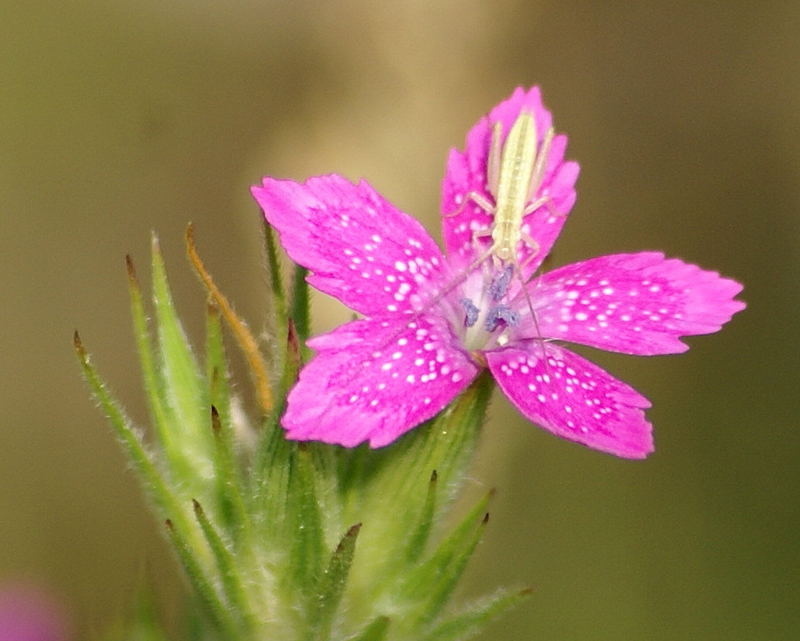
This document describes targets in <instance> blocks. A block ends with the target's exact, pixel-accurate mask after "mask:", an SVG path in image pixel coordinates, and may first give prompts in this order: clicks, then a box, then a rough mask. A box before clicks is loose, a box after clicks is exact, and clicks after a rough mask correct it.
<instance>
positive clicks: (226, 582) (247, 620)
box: [192, 499, 265, 638]
mask: <svg viewBox="0 0 800 641" xmlns="http://www.w3.org/2000/svg"><path fill="white" fill-rule="evenodd" d="M192 506H193V508H194V515H195V518H196V519H197V522H198V523H199V525H200V529H201V530H202V532H203V535H204V536H205V538H206V542H207V543H208V546H209V548H210V549H211V554H212V555H213V557H214V561H215V562H216V564H217V569H218V570H219V577H220V579H221V582H222V587H223V589H224V591H225V597H226V599H225V600H226V602H227V603H228V605H229V609H230V610H231V611H232V612H234V613H235V615H236V617H237V619H239V621H240V623H241V624H242V625H243V627H244V628H245V630H246V631H249V630H253V629H255V617H254V616H253V613H252V612H251V610H250V604H249V602H248V600H247V594H246V593H245V590H244V588H243V586H242V583H241V580H240V570H239V568H238V567H237V565H236V559H235V558H234V556H233V554H232V552H231V550H230V548H229V546H228V545H226V543H225V541H223V540H222V536H221V535H220V533H219V532H218V531H217V528H216V527H214V524H213V523H212V522H211V520H210V519H209V518H208V515H207V514H206V513H205V510H203V506H202V505H200V503H199V502H198V501H196V500H195V499H192ZM264 605H265V604H261V606H262V607H264ZM245 638H246V635H245Z"/></svg>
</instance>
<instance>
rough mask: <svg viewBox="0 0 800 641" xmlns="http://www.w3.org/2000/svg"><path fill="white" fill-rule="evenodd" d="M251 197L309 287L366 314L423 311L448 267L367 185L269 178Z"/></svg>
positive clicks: (415, 226)
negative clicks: (307, 272) (306, 274)
mask: <svg viewBox="0 0 800 641" xmlns="http://www.w3.org/2000/svg"><path fill="white" fill-rule="evenodd" d="M252 192H253V196H254V197H255V199H256V200H257V201H258V204H259V205H261V208H262V209H263V210H264V215H265V216H266V218H267V220H268V221H269V223H270V224H271V225H272V226H273V227H275V229H277V230H278V233H279V234H280V237H281V244H282V245H283V247H284V248H285V249H286V251H287V252H288V253H289V256H291V258H292V260H294V261H295V262H297V263H300V264H301V265H303V266H304V267H307V268H308V269H309V270H310V271H311V272H312V273H311V275H309V277H308V282H309V283H310V284H311V285H313V286H314V287H316V288H317V289H320V290H321V291H323V292H325V293H327V294H330V295H331V296H335V297H336V298H338V299H339V300H341V301H342V302H343V303H345V304H346V305H347V306H349V307H351V308H352V309H354V310H356V311H358V312H361V313H362V314H366V315H376V314H387V313H389V314H392V313H397V312H407V311H420V310H422V309H423V308H424V307H425V301H424V300H423V299H422V296H421V294H423V293H424V295H425V296H434V295H435V294H436V287H435V286H436V283H438V282H443V281H445V280H446V279H447V278H448V276H447V271H446V270H447V265H446V264H445V261H444V258H443V256H442V253H441V251H440V250H439V247H438V246H437V245H436V243H435V242H434V241H433V240H432V239H431V237H430V236H429V235H428V233H427V232H426V231H425V228H424V227H423V226H422V225H421V224H420V223H419V222H417V221H416V220H415V219H413V218H411V217H410V216H408V215H407V214H405V213H403V212H401V211H400V210H399V209H397V208H396V207H394V205H392V204H391V203H390V202H389V201H387V200H386V199H385V198H383V197H382V196H381V195H380V194H378V193H377V192H376V191H375V190H374V189H373V188H372V187H370V185H369V184H367V182H366V181H361V182H360V183H359V184H358V185H354V184H353V183H351V182H350V181H348V180H347V179H346V178H343V177H341V176H338V175H336V174H330V175H327V176H317V177H314V178H309V179H308V180H307V181H306V182H305V183H303V184H300V183H296V182H294V181H291V180H275V179H273V178H264V182H263V186H262V187H253V188H252Z"/></svg>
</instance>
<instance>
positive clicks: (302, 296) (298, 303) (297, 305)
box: [289, 265, 311, 360]
mask: <svg viewBox="0 0 800 641" xmlns="http://www.w3.org/2000/svg"><path fill="white" fill-rule="evenodd" d="M307 274H308V270H307V269H306V268H305V267H300V265H297V266H295V268H294V271H293V272H292V299H291V307H290V308H289V319H290V320H291V321H292V322H293V323H294V326H295V328H296V329H297V335H298V336H299V337H300V344H301V345H302V346H303V347H302V352H303V360H307V359H308V356H309V355H310V353H311V352H310V350H309V349H308V348H307V347H306V346H305V343H306V340H307V339H308V337H309V336H310V335H311V305H310V301H311V298H310V294H309V291H308V282H307V281H306V275H307Z"/></svg>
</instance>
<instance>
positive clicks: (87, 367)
mask: <svg viewBox="0 0 800 641" xmlns="http://www.w3.org/2000/svg"><path fill="white" fill-rule="evenodd" d="M74 345H75V352H76V354H77V356H78V360H79V362H80V364H81V368H82V369H83V375H84V378H85V379H86V382H87V383H88V385H89V389H90V390H91V392H92V395H93V396H94V398H95V400H96V401H97V402H98V403H99V405H100V407H101V408H102V409H103V412H104V413H105V415H106V417H107V418H108V420H109V423H111V427H112V428H113V430H114V434H115V435H116V437H117V440H118V441H119V443H120V444H121V445H122V449H123V450H124V452H125V453H126V454H127V456H128V460H129V461H130V462H131V464H132V465H133V469H134V470H135V471H136V473H137V474H138V476H139V481H140V482H141V483H142V485H143V486H144V488H145V491H146V492H147V493H148V494H149V495H150V498H151V499H152V500H153V501H154V502H155V504H156V505H157V506H158V508H159V509H160V510H161V511H162V513H163V514H174V515H175V517H174V518H176V519H179V520H180V521H181V522H182V524H183V525H185V524H186V523H187V520H186V518H185V515H184V511H183V510H182V509H181V507H180V503H179V501H178V499H177V497H176V496H175V494H174V493H173V492H172V489H171V488H170V484H169V482H168V480H167V479H165V478H164V476H163V475H162V473H161V471H160V470H159V468H158V466H157V465H156V463H155V461H154V460H153V458H152V457H151V456H150V455H149V454H148V453H147V451H146V450H145V448H144V444H143V443H142V439H141V437H140V436H139V434H138V433H137V432H136V430H135V428H134V427H133V424H132V423H131V421H130V419H129V418H128V417H127V416H126V415H125V411H124V410H123V409H122V406H121V405H120V404H119V403H118V402H117V401H116V399H114V397H113V396H112V395H111V392H110V391H109V390H108V387H107V386H106V385H105V383H103V381H102V379H101V378H100V376H99V375H98V373H97V370H96V369H95V368H94V366H93V365H92V364H91V361H90V359H89V354H88V352H87V351H86V350H85V348H84V347H83V343H82V342H81V339H80V336H79V335H78V332H75V336H74Z"/></svg>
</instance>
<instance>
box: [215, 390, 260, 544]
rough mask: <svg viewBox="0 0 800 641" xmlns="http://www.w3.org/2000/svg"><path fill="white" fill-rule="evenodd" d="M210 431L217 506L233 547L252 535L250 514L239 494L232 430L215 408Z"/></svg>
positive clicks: (241, 486)
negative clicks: (212, 439) (212, 435)
mask: <svg viewBox="0 0 800 641" xmlns="http://www.w3.org/2000/svg"><path fill="white" fill-rule="evenodd" d="M211 429H212V431H213V433H214V445H215V450H214V454H215V456H214V472H215V474H214V477H215V479H216V485H217V494H216V499H217V506H218V508H219V516H220V519H221V521H222V523H223V526H224V527H225V530H226V532H228V534H229V535H230V536H231V539H232V540H233V542H234V544H237V545H238V544H239V542H240V540H241V539H242V538H243V537H245V536H249V535H250V534H251V523H250V513H249V512H248V509H247V506H246V505H245V499H244V496H243V495H242V488H243V480H242V478H241V469H240V467H239V465H238V462H237V460H236V452H235V451H234V449H233V447H234V445H233V427H232V425H231V424H230V422H228V423H227V425H226V424H225V423H223V422H222V419H221V417H220V415H219V413H218V412H217V408H216V407H215V406H214V405H212V406H211Z"/></svg>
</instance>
